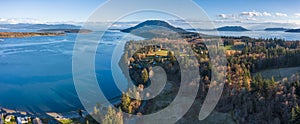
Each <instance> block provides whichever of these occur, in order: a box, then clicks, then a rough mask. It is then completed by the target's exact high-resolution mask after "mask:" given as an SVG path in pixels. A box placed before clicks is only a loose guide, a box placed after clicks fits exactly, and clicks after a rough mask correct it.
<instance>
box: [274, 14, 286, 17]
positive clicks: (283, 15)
mask: <svg viewBox="0 0 300 124" xmlns="http://www.w3.org/2000/svg"><path fill="white" fill-rule="evenodd" d="M275 15H276V16H281V17H287V16H288V15H287V14H284V13H275Z"/></svg>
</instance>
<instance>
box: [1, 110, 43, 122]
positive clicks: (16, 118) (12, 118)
mask: <svg viewBox="0 0 300 124" xmlns="http://www.w3.org/2000/svg"><path fill="white" fill-rule="evenodd" d="M0 116H1V118H0V124H4V123H16V124H28V123H32V124H42V121H41V120H40V119H39V118H33V117H29V116H26V115H23V114H21V113H19V112H16V113H7V112H6V111H4V110H2V109H0Z"/></svg>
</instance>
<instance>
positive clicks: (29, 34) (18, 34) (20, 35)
mask: <svg viewBox="0 0 300 124" xmlns="http://www.w3.org/2000/svg"><path fill="white" fill-rule="evenodd" d="M62 35H65V33H52V32H48V33H47V32H0V38H25V37H33V36H62Z"/></svg>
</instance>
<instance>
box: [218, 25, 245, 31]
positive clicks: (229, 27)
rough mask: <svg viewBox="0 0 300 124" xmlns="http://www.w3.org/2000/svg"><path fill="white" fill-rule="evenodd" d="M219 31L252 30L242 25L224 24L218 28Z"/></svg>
mask: <svg viewBox="0 0 300 124" xmlns="http://www.w3.org/2000/svg"><path fill="white" fill-rule="evenodd" d="M216 30H218V31H250V30H248V29H246V28H244V27H242V26H224V27H220V28H217V29H216Z"/></svg>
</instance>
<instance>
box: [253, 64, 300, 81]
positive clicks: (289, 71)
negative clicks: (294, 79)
mask: <svg viewBox="0 0 300 124" xmlns="http://www.w3.org/2000/svg"><path fill="white" fill-rule="evenodd" d="M259 73H260V74H261V75H262V76H263V78H268V79H271V78H272V76H274V79H275V81H280V80H282V79H283V78H290V77H291V76H293V75H295V74H300V67H291V68H277V69H268V70H263V71H260V72H257V73H255V74H254V75H257V74H259Z"/></svg>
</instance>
